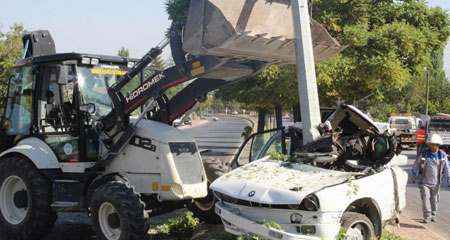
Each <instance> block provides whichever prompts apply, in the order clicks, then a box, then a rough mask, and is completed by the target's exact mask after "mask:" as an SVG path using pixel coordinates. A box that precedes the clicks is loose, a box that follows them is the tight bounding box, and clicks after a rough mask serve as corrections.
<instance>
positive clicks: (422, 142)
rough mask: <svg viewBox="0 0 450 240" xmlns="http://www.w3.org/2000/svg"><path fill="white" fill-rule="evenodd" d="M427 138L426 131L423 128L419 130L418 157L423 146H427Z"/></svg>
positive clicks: (417, 137) (417, 134) (417, 138)
mask: <svg viewBox="0 0 450 240" xmlns="http://www.w3.org/2000/svg"><path fill="white" fill-rule="evenodd" d="M426 140H427V138H426V135H425V130H424V129H423V128H420V129H419V130H417V132H416V141H417V147H416V151H417V155H419V153H420V152H421V151H422V148H423V146H424V145H425V142H426Z"/></svg>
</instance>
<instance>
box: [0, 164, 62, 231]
mask: <svg viewBox="0 0 450 240" xmlns="http://www.w3.org/2000/svg"><path fill="white" fill-rule="evenodd" d="M17 184H19V185H20V188H22V187H23V186H25V188H23V189H22V190H20V191H16V190H15V189H17V188H16V187H15V186H17ZM12 192H15V193H14V194H11V193H12ZM8 196H12V198H11V197H9V198H8ZM18 199H19V200H18ZM0 201H2V203H1V204H0V212H1V213H0V235H4V236H5V237H6V238H7V239H14V240H32V239H41V238H42V237H44V236H45V235H47V234H48V233H49V232H50V231H51V230H52V228H53V226H54V224H55V221H56V218H57V215H56V213H55V212H54V211H53V210H52V208H51V206H50V205H51V203H52V183H51V181H50V180H49V179H48V178H46V177H45V176H44V175H43V174H42V173H41V172H39V170H38V169H36V167H35V166H34V164H33V163H31V162H30V161H29V160H28V159H27V158H25V157H22V156H12V157H6V158H2V159H0ZM18 204H19V205H18ZM22 206H23V207H22ZM8 212H9V214H8ZM17 212H20V214H17ZM11 213H12V214H11ZM21 214H22V215H21ZM5 215H7V216H5ZM19 215H21V216H19ZM17 216H19V217H17Z"/></svg>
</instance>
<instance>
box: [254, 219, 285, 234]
mask: <svg viewBox="0 0 450 240" xmlns="http://www.w3.org/2000/svg"><path fill="white" fill-rule="evenodd" d="M260 224H262V226H263V227H264V228H272V229H275V230H279V231H283V232H284V229H283V228H282V227H281V226H280V224H278V223H276V222H274V221H270V222H267V221H266V219H263V221H262V222H261V223H260Z"/></svg>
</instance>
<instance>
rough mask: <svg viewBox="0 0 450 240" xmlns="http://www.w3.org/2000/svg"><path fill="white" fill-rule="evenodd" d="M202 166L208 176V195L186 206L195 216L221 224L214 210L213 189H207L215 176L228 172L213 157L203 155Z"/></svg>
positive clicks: (215, 199)
mask: <svg viewBox="0 0 450 240" xmlns="http://www.w3.org/2000/svg"><path fill="white" fill-rule="evenodd" d="M202 160H203V166H204V167H205V172H206V177H207V178H208V195H207V196H206V197H204V198H201V199H195V200H193V201H192V202H190V203H189V204H188V205H187V208H188V209H189V210H190V211H191V212H192V213H193V214H194V216H195V217H197V218H198V219H200V221H204V222H206V223H210V224H221V223H222V221H221V219H220V217H219V216H218V215H217V214H216V212H215V205H216V202H217V198H216V197H215V196H214V194H213V191H212V190H211V189H209V184H211V183H212V182H214V180H216V179H217V178H219V177H220V176H222V175H224V174H225V173H227V172H228V167H227V166H225V165H224V164H223V163H222V161H220V160H217V159H215V158H213V157H203V158H202Z"/></svg>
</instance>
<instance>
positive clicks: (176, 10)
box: [164, 0, 191, 23]
mask: <svg viewBox="0 0 450 240" xmlns="http://www.w3.org/2000/svg"><path fill="white" fill-rule="evenodd" d="M189 4H191V1H190V0H166V1H165V2H164V5H166V12H167V14H169V19H170V20H172V21H174V22H178V23H184V22H186V19H187V15H188V10H189Z"/></svg>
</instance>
